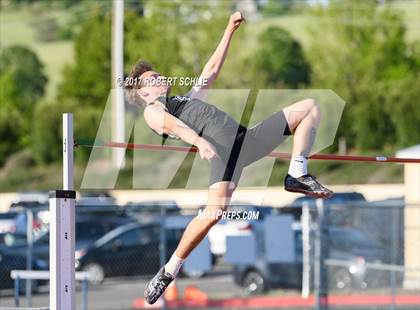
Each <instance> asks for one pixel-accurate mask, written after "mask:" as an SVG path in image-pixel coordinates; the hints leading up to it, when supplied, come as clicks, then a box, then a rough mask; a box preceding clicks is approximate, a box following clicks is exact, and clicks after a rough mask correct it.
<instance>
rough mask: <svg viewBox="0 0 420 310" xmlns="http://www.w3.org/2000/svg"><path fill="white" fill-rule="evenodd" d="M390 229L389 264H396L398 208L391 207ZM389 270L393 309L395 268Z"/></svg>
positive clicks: (392, 309) (392, 307)
mask: <svg viewBox="0 0 420 310" xmlns="http://www.w3.org/2000/svg"><path fill="white" fill-rule="evenodd" d="M391 212H392V217H391V218H392V229H391V264H392V265H397V264H398V259H397V253H398V222H399V210H398V209H397V208H392V209H391ZM390 272H391V298H392V301H391V307H390V309H391V310H394V309H395V296H396V294H397V292H396V282H397V281H396V274H395V270H392V271H390Z"/></svg>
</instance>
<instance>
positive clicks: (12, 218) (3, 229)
mask: <svg viewBox="0 0 420 310" xmlns="http://www.w3.org/2000/svg"><path fill="white" fill-rule="evenodd" d="M19 214H20V212H16V211H9V212H4V213H0V233H7V232H14V231H15V230H16V218H17V217H18V215H19Z"/></svg>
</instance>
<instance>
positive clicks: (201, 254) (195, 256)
mask: <svg viewBox="0 0 420 310" xmlns="http://www.w3.org/2000/svg"><path fill="white" fill-rule="evenodd" d="M183 268H184V269H185V270H186V271H187V272H194V271H204V272H207V271H210V270H211V268H212V265H211V253H210V242H209V239H208V238H207V237H206V238H204V240H203V241H201V242H200V244H199V245H198V246H197V247H196V248H195V249H194V250H193V251H192V252H191V254H190V255H189V256H188V258H187V259H186V260H185V263H184V267H183Z"/></svg>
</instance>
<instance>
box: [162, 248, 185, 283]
mask: <svg viewBox="0 0 420 310" xmlns="http://www.w3.org/2000/svg"><path fill="white" fill-rule="evenodd" d="M184 261H185V259H182V258H179V257H178V256H176V255H175V253H174V254H172V256H171V258H170V260H169V262H167V263H166V265H165V271H166V272H168V273H170V274H171V275H172V276H174V277H176V276H177V275H178V272H179V269H181V266H182V264H183V263H184Z"/></svg>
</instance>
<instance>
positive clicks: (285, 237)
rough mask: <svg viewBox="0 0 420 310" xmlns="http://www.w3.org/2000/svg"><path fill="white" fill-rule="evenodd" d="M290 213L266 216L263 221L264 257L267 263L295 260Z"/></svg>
mask: <svg viewBox="0 0 420 310" xmlns="http://www.w3.org/2000/svg"><path fill="white" fill-rule="evenodd" d="M292 223H293V217H292V216H291V215H279V216H267V217H266V218H265V221H264V230H265V257H266V260H267V262H268V263H289V262H293V261H295V250H294V236H293V230H292Z"/></svg>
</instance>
